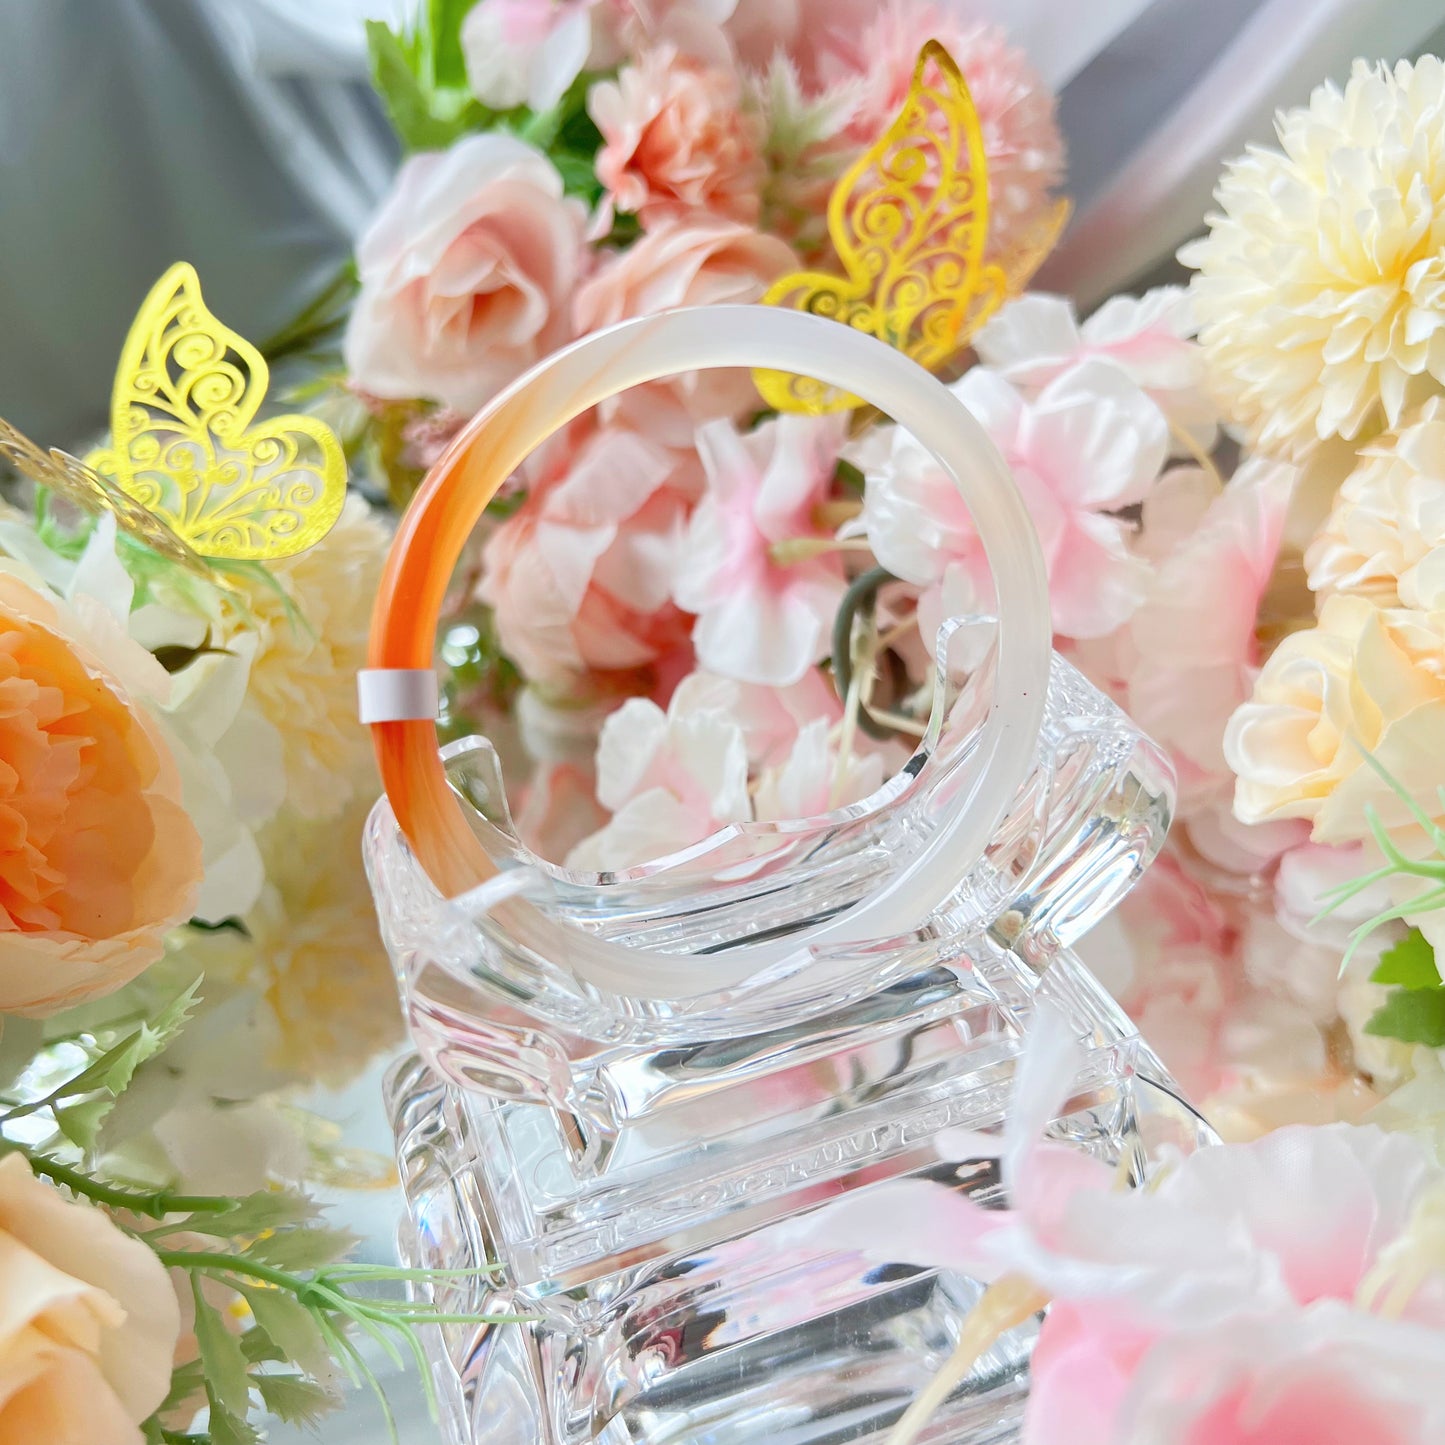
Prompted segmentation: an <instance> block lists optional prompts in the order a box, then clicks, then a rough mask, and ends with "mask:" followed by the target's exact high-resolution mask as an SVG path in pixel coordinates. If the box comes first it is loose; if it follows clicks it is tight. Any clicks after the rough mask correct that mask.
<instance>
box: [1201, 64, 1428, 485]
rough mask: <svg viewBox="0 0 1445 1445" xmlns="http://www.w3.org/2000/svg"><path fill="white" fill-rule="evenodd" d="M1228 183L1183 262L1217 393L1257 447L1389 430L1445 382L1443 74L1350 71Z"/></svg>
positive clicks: (1423, 67) (1409, 69)
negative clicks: (1191, 274)
mask: <svg viewBox="0 0 1445 1445" xmlns="http://www.w3.org/2000/svg"><path fill="white" fill-rule="evenodd" d="M1276 128H1277V131H1278V134H1279V141H1280V147H1281V149H1280V150H1277V151H1276V150H1269V149H1265V148H1263V147H1259V148H1255V149H1251V150H1250V151H1248V152H1247V153H1246V154H1245V155H1243V156H1241V157H1240V158H1239V159H1238V160H1236V161H1234V162H1233V163H1232V164H1231V165H1230V166H1229V167H1228V168H1227V169H1226V171H1225V173H1224V178H1223V180H1222V181H1221V183H1220V186H1219V189H1218V190H1217V191H1216V192H1215V197H1216V199H1217V200H1218V202H1219V205H1220V213H1219V214H1217V215H1215V216H1213V217H1211V221H1210V231H1209V234H1208V235H1207V236H1205V237H1203V238H1201V239H1200V240H1198V241H1196V242H1193V243H1192V244H1190V245H1189V246H1186V247H1185V248H1184V249H1183V250H1182V251H1181V252H1180V259H1181V260H1182V261H1184V262H1185V264H1186V265H1189V266H1193V267H1195V268H1196V269H1197V270H1198V272H1199V274H1198V275H1197V276H1196V277H1195V278H1194V282H1193V286H1192V290H1193V295H1194V306H1195V314H1196V317H1197V318H1198V321H1199V337H1200V341H1201V342H1202V344H1203V346H1204V349H1205V352H1206V353H1207V356H1208V360H1209V370H1210V376H1211V382H1212V384H1213V386H1214V388H1215V390H1216V392H1217V393H1218V395H1219V396H1220V397H1221V398H1222V399H1223V400H1224V401H1225V402H1226V404H1227V405H1228V406H1229V407H1230V409H1231V410H1232V412H1233V415H1234V417H1235V418H1236V420H1238V421H1239V422H1240V423H1241V424H1243V425H1244V426H1246V427H1248V428H1249V430H1250V432H1251V434H1252V436H1253V438H1254V440H1255V441H1256V442H1257V444H1258V445H1259V446H1261V447H1263V448H1265V449H1267V450H1272V451H1278V452H1281V453H1283V454H1285V455H1289V456H1293V457H1299V456H1301V455H1303V454H1304V453H1305V452H1307V451H1308V450H1310V449H1311V447H1313V446H1314V445H1315V444H1316V443H1317V442H1319V441H1321V440H1323V439H1325V438H1327V437H1330V436H1335V435H1339V436H1342V437H1346V438H1355V437H1359V436H1361V435H1368V434H1369V432H1370V430H1371V429H1372V428H1376V427H1378V426H1380V425H1382V424H1388V425H1390V426H1394V425H1396V424H1397V423H1398V422H1399V420H1400V417H1401V415H1402V414H1403V412H1404V410H1405V408H1406V406H1407V404H1409V403H1410V402H1411V401H1415V400H1422V399H1423V397H1424V396H1425V395H1428V394H1431V393H1435V392H1438V391H1439V390H1440V388H1441V384H1442V383H1445V208H1442V207H1441V205H1440V204H1439V196H1440V195H1441V193H1442V191H1445V147H1442V145H1441V143H1440V136H1441V135H1442V133H1445V66H1442V64H1441V62H1440V61H1439V60H1438V59H1437V58H1435V57H1434V56H1428V55H1427V56H1425V57H1423V58H1422V59H1421V60H1419V61H1418V62H1417V63H1415V64H1413V65H1412V64H1410V63H1409V62H1408V61H1401V62H1400V63H1399V64H1398V65H1396V66H1395V68H1394V69H1393V71H1392V70H1390V69H1388V68H1386V67H1384V66H1371V65H1368V64H1366V63H1365V62H1364V61H1356V62H1355V67H1354V70H1353V71H1352V72H1351V74H1350V79H1349V81H1348V83H1347V84H1346V85H1345V87H1344V89H1343V90H1340V89H1338V88H1337V87H1336V86H1334V85H1332V84H1326V85H1322V86H1320V87H1319V88H1318V89H1317V90H1316V91H1315V92H1314V94H1313V95H1312V96H1311V97H1310V102H1309V104H1308V105H1307V106H1303V107H1300V108H1297V109H1295V110H1289V111H1285V112H1282V113H1281V115H1280V116H1279V118H1278V120H1277V122H1276Z"/></svg>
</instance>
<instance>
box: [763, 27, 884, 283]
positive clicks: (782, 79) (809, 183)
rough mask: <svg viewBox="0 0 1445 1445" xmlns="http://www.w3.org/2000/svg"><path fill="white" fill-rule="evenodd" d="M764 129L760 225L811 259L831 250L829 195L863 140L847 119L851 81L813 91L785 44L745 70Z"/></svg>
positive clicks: (850, 100)
mask: <svg viewBox="0 0 1445 1445" xmlns="http://www.w3.org/2000/svg"><path fill="white" fill-rule="evenodd" d="M746 84H747V85H748V87H749V93H750V96H751V103H752V104H753V106H754V107H755V108H756V110H757V112H758V113H759V115H760V116H761V122H762V129H763V142H762V150H763V169H764V180H763V186H762V197H761V202H762V221H761V225H760V229H762V230H763V231H765V232H767V234H768V235H770V236H781V237H782V238H783V239H784V240H785V241H787V242H788V243H789V245H791V246H792V247H793V248H794V250H796V251H797V252H798V254H799V256H800V257H802V258H803V259H804V260H805V261H807V262H813V261H821V260H822V259H823V258H824V256H825V255H826V254H827V252H828V251H829V248H830V245H831V242H830V241H829V239H828V198H829V197H830V196H831V195H832V193H833V187H834V185H835V184H836V183H837V181H838V177H839V176H841V175H842V173H843V171H844V170H845V169H846V168H847V166H848V165H849V163H850V162H852V161H853V160H855V159H856V158H857V148H856V147H855V146H854V145H853V144H852V143H851V142H850V141H849V139H848V137H847V135H846V133H845V126H846V125H847V121H848V115H849V112H850V111H851V110H852V107H853V99H852V94H851V91H850V89H849V88H848V87H846V86H833V87H832V88H830V89H828V90H825V91H822V92H819V93H812V92H809V91H807V90H806V89H805V88H804V86H803V82H802V80H801V78H800V76H799V74H798V69H797V67H796V66H795V65H794V64H793V62H792V61H791V60H789V58H788V56H787V55H786V54H785V53H783V52H782V51H778V52H775V53H774V54H773V56H772V57H771V58H770V60H769V62H768V65H767V68H766V69H765V70H763V71H761V72H760V73H754V74H751V75H749V76H748V77H747V78H746Z"/></svg>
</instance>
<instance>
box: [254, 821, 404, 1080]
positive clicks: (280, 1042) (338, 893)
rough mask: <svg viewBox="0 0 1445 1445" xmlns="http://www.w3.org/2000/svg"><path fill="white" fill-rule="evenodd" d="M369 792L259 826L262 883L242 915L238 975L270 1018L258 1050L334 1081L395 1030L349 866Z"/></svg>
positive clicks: (387, 982)
mask: <svg viewBox="0 0 1445 1445" xmlns="http://www.w3.org/2000/svg"><path fill="white" fill-rule="evenodd" d="M370 806H371V799H370V798H369V797H362V798H360V799H358V800H357V801H356V802H355V803H353V804H352V805H350V806H349V807H348V808H347V810H346V811H345V812H344V813H343V814H341V816H339V817H334V818H328V819H326V820H323V821H319V822H317V821H306V820H303V819H300V818H298V817H297V816H296V815H295V814H293V813H292V812H291V811H290V810H289V809H288V810H283V812H282V813H280V814H279V815H278V816H277V818H276V819H275V820H274V821H273V822H271V823H270V824H268V825H267V827H266V828H265V829H264V830H263V832H262V834H261V846H262V854H263V856H264V857H265V860H266V879H267V884H266V889H265V891H264V892H263V893H262V895H261V899H260V901H259V903H258V904H257V906H256V907H255V908H253V909H252V910H251V912H250V913H248V914H247V915H246V918H245V924H246V931H247V933H248V934H249V935H250V940H249V943H248V945H247V947H246V950H245V972H244V974H243V975H242V977H243V978H244V980H245V981H246V982H247V983H249V984H251V985H252V986H253V987H255V988H256V989H257V990H258V992H259V993H260V995H261V997H262V998H263V999H264V1003H265V1010H266V1012H267V1013H268V1014H269V1016H270V1018H271V1019H273V1020H274V1024H275V1030H274V1039H275V1042H274V1046H273V1049H272V1052H271V1056H270V1058H269V1059H268V1060H267V1062H268V1063H270V1064H271V1065H272V1066H274V1067H275V1068H276V1069H278V1070H279V1071H280V1072H282V1073H283V1074H284V1075H286V1076H287V1077H289V1078H293V1079H298V1080H303V1081H305V1082H308V1083H322V1084H328V1085H331V1086H333V1087H335V1086H339V1085H341V1084H344V1083H346V1082H347V1081H348V1080H350V1079H351V1078H352V1077H354V1076H355V1075H356V1074H357V1073H358V1072H359V1071H360V1070H361V1068H362V1067H363V1065H365V1064H366V1063H367V1062H368V1061H369V1060H370V1059H371V1058H373V1057H374V1056H375V1055H376V1054H377V1053H378V1052H380V1051H381V1050H382V1049H383V1048H385V1047H386V1046H387V1045H389V1044H392V1043H395V1042H396V1041H397V1040H398V1039H399V1038H400V1036H401V1012H400V1009H399V1008H398V1005H397V999H396V983H395V979H394V977H393V975H392V970H391V965H390V963H389V961H388V959H387V956H386V950H385V949H384V948H383V946H382V942H381V935H380V934H379V933H378V931H377V925H376V914H375V910H374V909H373V907H372V904H371V898H370V894H369V892H368V889H367V883H366V874H365V873H364V871H363V870H362V869H361V868H360V867H359V866H358V859H359V858H360V855H361V833H362V826H363V824H364V822H365V819H366V814H367V812H368V811H369V809H370Z"/></svg>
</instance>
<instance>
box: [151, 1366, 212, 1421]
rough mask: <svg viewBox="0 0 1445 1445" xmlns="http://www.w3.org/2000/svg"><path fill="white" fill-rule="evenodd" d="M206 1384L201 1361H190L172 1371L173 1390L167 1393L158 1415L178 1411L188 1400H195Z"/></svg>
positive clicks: (157, 1412)
mask: <svg viewBox="0 0 1445 1445" xmlns="http://www.w3.org/2000/svg"><path fill="white" fill-rule="evenodd" d="M205 1384H206V1377H205V1375H204V1373H203V1372H202V1370H201V1362H200V1361H199V1360H190V1361H188V1362H187V1363H186V1364H184V1365H182V1366H180V1368H179V1369H175V1370H172V1371H171V1388H170V1389H169V1390H168V1391H167V1392H166V1397H165V1399H164V1400H162V1401H161V1407H160V1409H159V1410H157V1411H156V1414H158V1415H165V1414H167V1413H168V1412H170V1411H171V1410H178V1409H179V1408H180V1407H181V1406H182V1405H184V1404H185V1403H186V1402H187V1401H188V1400H193V1399H195V1398H196V1397H197V1396H198V1395H199V1394H200V1393H201V1391H202V1390H203V1389H204V1388H205Z"/></svg>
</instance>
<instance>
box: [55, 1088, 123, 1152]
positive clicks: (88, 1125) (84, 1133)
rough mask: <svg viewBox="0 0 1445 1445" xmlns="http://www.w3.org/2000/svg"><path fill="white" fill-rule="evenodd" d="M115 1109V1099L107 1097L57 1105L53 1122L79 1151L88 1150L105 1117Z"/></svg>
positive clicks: (110, 1096) (111, 1096)
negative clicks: (80, 1102)
mask: <svg viewBox="0 0 1445 1445" xmlns="http://www.w3.org/2000/svg"><path fill="white" fill-rule="evenodd" d="M113 1108H115V1098H114V1096H113V1095H108V1096H105V1097H102V1098H99V1099H88V1100H87V1101H86V1102H85V1103H82V1104H70V1105H66V1106H61V1105H57V1106H56V1108H55V1122H56V1124H58V1125H59V1126H60V1132H61V1133H62V1134H64V1135H65V1137H66V1138H67V1139H69V1140H70V1142H71V1143H72V1144H74V1145H75V1146H76V1147H77V1148H79V1149H89V1148H90V1147H91V1146H92V1145H93V1144H94V1143H95V1140H96V1136H97V1135H98V1134H99V1133H100V1126H101V1125H102V1124H103V1123H104V1122H105V1116H106V1115H107V1114H109V1113H110V1111H111V1110H112V1109H113Z"/></svg>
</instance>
